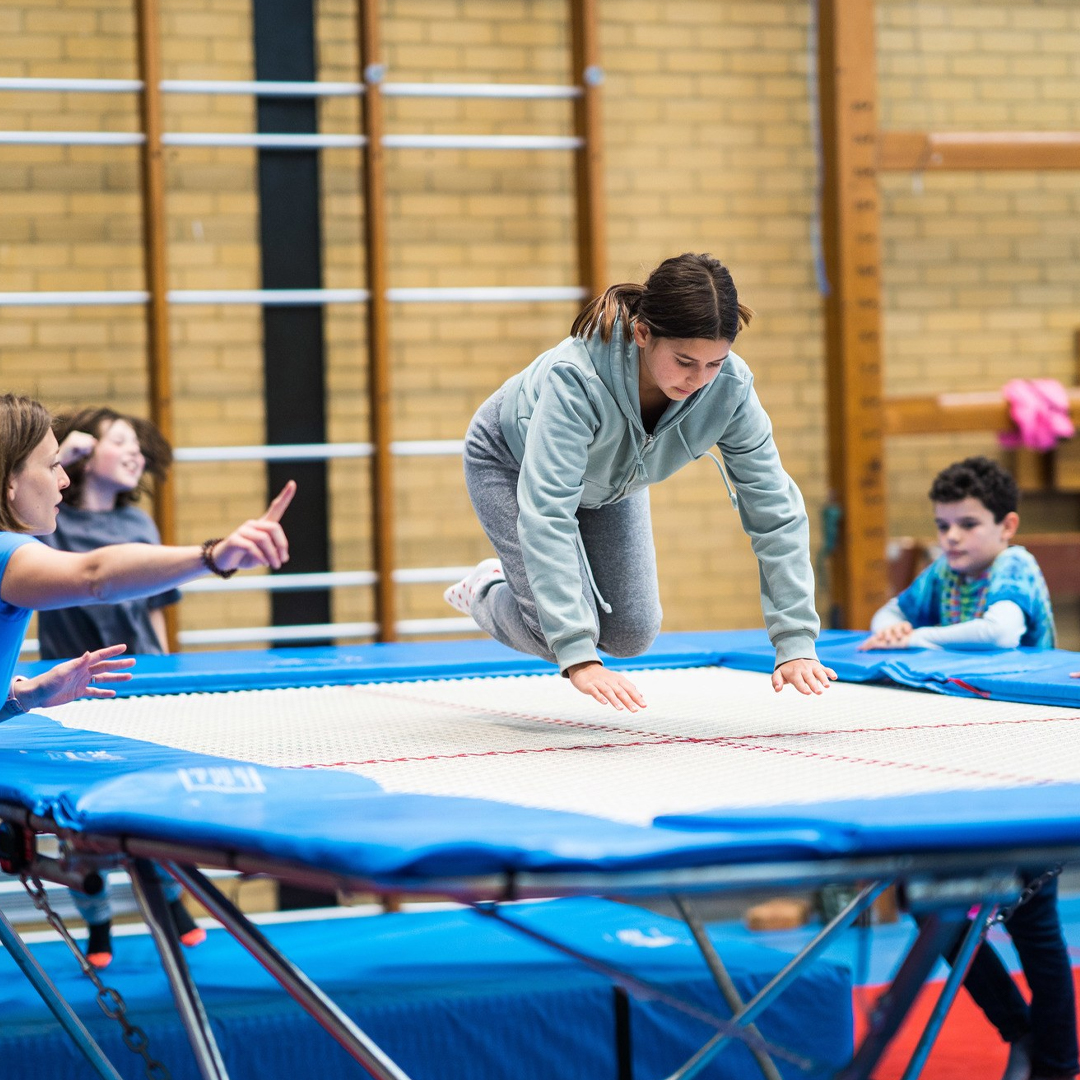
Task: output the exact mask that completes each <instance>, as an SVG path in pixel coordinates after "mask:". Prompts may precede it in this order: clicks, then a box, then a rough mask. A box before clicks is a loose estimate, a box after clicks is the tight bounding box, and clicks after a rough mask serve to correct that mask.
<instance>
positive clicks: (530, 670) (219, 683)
mask: <svg viewBox="0 0 1080 1080" xmlns="http://www.w3.org/2000/svg"><path fill="white" fill-rule="evenodd" d="M759 640H765V641H766V642H767V640H768V639H767V638H765V632H764V631H763V630H761V631H759V630H731V631H724V632H717V633H710V632H699V633H672V634H661V635H660V637H659V638H658V639H657V642H656V644H655V645H654V646H653V647H652V648H651V649H650V650H649V651H648V652H647V653H646V654H644V655H643V656H639V657H632V658H629V659H617V658H613V657H607V656H606V657H605V658H604V662H605V663H606V664H608V665H609V666H611V667H618V668H640V667H672V668H674V667H703V666H708V665H711V664H716V663H719V662H720V661H721V659H722V656H723V655H724V654H725V653H726V652H728V651H730V650H738V649H741V648H743V647H744V646H748V645H752V644H754V643H755V642H757V641H759ZM51 666H52V663H51V662H48V661H41V660H39V661H35V662H34V663H29V664H22V665H20V666H19V668H18V671H19V674H21V675H26V676H33V675H36V674H38V673H40V672H42V671H46V670H48V669H49V668H50V667H51ZM556 671H557V669H556V667H555V665H554V664H549V663H548V662H547V661H545V660H541V659H540V658H539V657H536V656H529V655H527V654H525V653H520V652H517V651H516V650H514V649H509V648H507V647H506V646H505V645H500V644H499V643H498V642H497V641H492V640H491V639H490V638H484V639H482V640H474V641H428V642H415V643H408V644H402V643H392V644H376V645H341V646H325V647H311V648H291V649H266V650H249V651H245V650H236V651H229V652H204V653H177V654H174V655H172V656H139V657H138V663H137V664H136V667H135V678H134V679H133V680H132V681H131V682H130V683H126V684H120V685H118V686H117V687H116V691H117V694H118V696H121V697H123V696H128V695H132V694H188V693H196V692H206V693H211V692H214V691H226V690H274V689H280V688H288V687H300V686H336V685H343V684H355V683H368V682H412V681H415V680H417V679H467V678H473V677H476V676H482V675H552V674H555V672H556Z"/></svg>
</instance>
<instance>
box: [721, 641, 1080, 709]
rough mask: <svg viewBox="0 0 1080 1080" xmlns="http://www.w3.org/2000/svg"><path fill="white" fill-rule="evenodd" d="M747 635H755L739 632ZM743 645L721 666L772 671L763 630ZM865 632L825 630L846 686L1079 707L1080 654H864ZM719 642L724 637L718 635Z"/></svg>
mask: <svg viewBox="0 0 1080 1080" xmlns="http://www.w3.org/2000/svg"><path fill="white" fill-rule="evenodd" d="M740 633H742V634H744V635H745V634H748V633H751V632H750V631H740ZM756 633H757V634H758V637H757V640H755V641H749V642H748V643H747V644H742V643H740V642H739V641H732V642H731V643H730V644H726V643H724V642H722V641H717V642H716V643H715V649H716V652H717V654H718V655H719V656H720V657H721V659H720V660H719V661H718V662H719V663H721V664H723V665H724V666H725V667H732V668H738V669H741V670H744V671H772V669H773V662H774V654H773V648H772V646H771V645H770V644H769V641H768V639H767V638H766V636H765V634H764V631H757V632H756ZM866 636H867V635H866V633H865V631H861V630H826V631H824V632H823V633H822V635H821V638H820V639H819V641H818V656H819V658H820V659H821V662H822V663H823V664H825V665H827V666H828V667H831V668H833V669H834V670H835V671H836V674H837V675H838V676H839V677H840V679H841V680H842V681H844V682H886V681H887V682H893V683H897V684H898V685H900V686H910V687H915V688H917V689H923V690H934V691H936V692H938V693H941V694H952V695H956V696H960V697H985V698H995V699H997V700H999V701H1020V702H1027V703H1029V704H1033V705H1061V706H1065V707H1069V706H1072V707H1080V679H1070V678H1069V673H1070V672H1072V671H1080V654H1078V653H1074V652H1066V651H1065V650H1063V649H1049V650H1037V649H990V650H980V651H978V652H975V651H970V650H959V649H890V650H885V649H875V650H872V651H869V652H860V651H859V649H858V646H859V644H860V642H863V641H865V640H866ZM716 637H717V638H720V637H722V635H720V634H717V635H716Z"/></svg>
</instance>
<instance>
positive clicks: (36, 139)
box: [0, 131, 146, 146]
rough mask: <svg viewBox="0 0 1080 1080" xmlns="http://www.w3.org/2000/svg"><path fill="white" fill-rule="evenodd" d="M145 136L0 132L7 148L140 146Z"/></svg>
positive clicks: (79, 132) (101, 133) (61, 132)
mask: <svg viewBox="0 0 1080 1080" xmlns="http://www.w3.org/2000/svg"><path fill="white" fill-rule="evenodd" d="M144 142H146V136H145V135H140V134H139V133H138V132H134V131H0V145H4V144H7V145H9V146H32V145H37V146H141V145H142V144H143V143H144Z"/></svg>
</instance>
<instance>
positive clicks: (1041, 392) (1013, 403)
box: [998, 379, 1076, 452]
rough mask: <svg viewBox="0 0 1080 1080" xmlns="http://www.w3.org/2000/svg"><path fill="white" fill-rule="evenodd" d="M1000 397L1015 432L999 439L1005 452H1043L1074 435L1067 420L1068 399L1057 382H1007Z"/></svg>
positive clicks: (1039, 380)
mask: <svg viewBox="0 0 1080 1080" xmlns="http://www.w3.org/2000/svg"><path fill="white" fill-rule="evenodd" d="M1001 393H1002V394H1003V395H1004V397H1005V400H1006V401H1007V402H1008V403H1009V411H1010V413H1012V418H1013V423H1015V424H1016V426H1017V428H1018V430H1017V431H1003V432H1002V433H1001V434H1000V435H999V436H998V441H999V442H1000V443H1001V445H1002V446H1004V447H1006V448H1007V449H1009V450H1015V449H1016V448H1017V447H1020V446H1023V447H1026V448H1027V449H1028V450H1040V451H1043V452H1045V451H1047V450H1053V449H1054V447H1055V446H1057V444H1058V442H1059V441H1060V440H1061V439H1071V438H1072V437H1073V435H1075V434H1076V428H1075V427H1074V426H1073V422H1072V420H1071V419H1070V418H1069V395H1068V393H1067V391H1066V390H1065V387H1064V386H1062V385H1061V383H1059V382H1058V381H1057V379H1010V380H1009V382H1007V383H1006V384H1005V385H1004V386H1003V387H1002V388H1001Z"/></svg>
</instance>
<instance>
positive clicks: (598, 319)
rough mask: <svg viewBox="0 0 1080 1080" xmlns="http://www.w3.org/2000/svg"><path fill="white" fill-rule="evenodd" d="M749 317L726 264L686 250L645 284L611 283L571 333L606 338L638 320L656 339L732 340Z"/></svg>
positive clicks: (627, 332)
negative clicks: (616, 329)
mask: <svg viewBox="0 0 1080 1080" xmlns="http://www.w3.org/2000/svg"><path fill="white" fill-rule="evenodd" d="M753 316H754V313H753V311H752V310H751V309H750V308H748V307H746V305H745V304H740V303H739V294H738V292H737V291H736V290H735V282H734V281H732V280H731V273H730V272H729V271H728V269H727V267H726V266H724V265H723V264H722V263H721V262H720V261H719V260H718V259H714V258H713V257H712V256H711V255H693V254H691V253H689V252H687V253H685V254H683V255H675V256H673V257H672V258H670V259H665V260H664V261H663V262H662V263H661V264H660V265H659V266H658V267H657V268H656V269H655V270H654V271H653V272H652V273H651V274H650V275H649V277H648V280H647V281H646V282H645V284H644V285H637V284H634V283H633V282H623V283H622V284H620V285H612V286H611V287H610V288H609V289H607V291H606V292H604V294H603V295H602V296H598V297H597V298H596V299H595V300H593V301H592V303H590V304H589V305H588V306H587V307H586V308H585V309H584V310H583V311H582V312H581V314H580V315H578V317H577V318H576V319H575V320H574V325H573V326H572V327H571V328H570V333H571V335H573V336H574V337H591V336H592V335H593V334H595V333H596V332H597V331H599V332H600V339H601V340H602V341H610V340H611V335H612V333H613V332H614V329H615V323H616V322H617V321H618V320H619V319H621V320H622V324H623V336H624V337H627V338H628V337H629V336H630V330H631V324H632V323H633V321H634V320H635V319H636V320H638V321H639V322H642V323H644V324H645V326H647V327H648V328H649V332H650V333H652V334H653V335H655V336H656V337H661V338H704V339H707V340H708V341H721V340H724V341H731V342H733V341H734V340H735V338H736V336H737V335H738V333H739V331H740V330H742V328H743V327H744V326H746V324H747V323H749V322H750V320H751V319H752V318H753Z"/></svg>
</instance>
